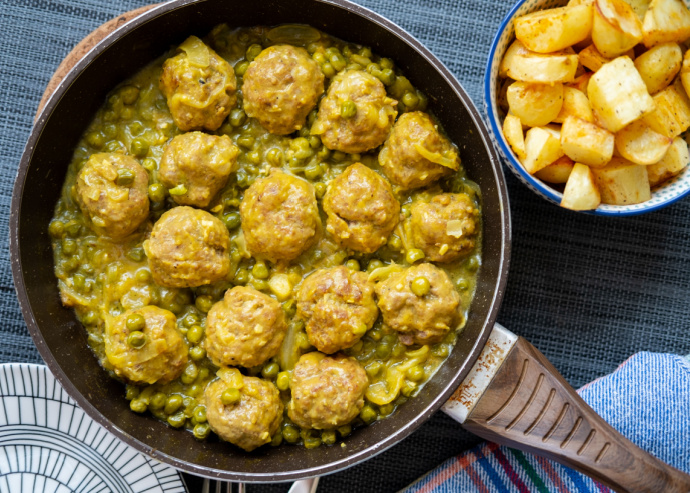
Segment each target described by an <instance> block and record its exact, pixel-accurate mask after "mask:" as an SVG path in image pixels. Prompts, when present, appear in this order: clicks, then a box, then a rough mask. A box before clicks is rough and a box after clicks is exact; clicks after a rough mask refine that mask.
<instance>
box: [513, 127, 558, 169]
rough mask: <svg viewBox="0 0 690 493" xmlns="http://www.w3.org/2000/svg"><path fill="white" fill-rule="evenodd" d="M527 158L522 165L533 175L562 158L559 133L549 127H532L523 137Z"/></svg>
mask: <svg viewBox="0 0 690 493" xmlns="http://www.w3.org/2000/svg"><path fill="white" fill-rule="evenodd" d="M525 152H526V153H527V156H526V157H525V159H524V161H523V163H522V164H523V165H524V166H525V169H526V170H527V172H528V173H530V174H534V173H536V172H537V171H539V170H540V169H542V168H545V167H546V166H548V165H549V164H551V163H553V162H554V161H555V160H556V159H558V158H560V157H561V156H563V154H564V153H563V149H562V148H561V133H560V131H559V130H555V129H552V128H549V127H533V128H530V129H529V130H528V131H527V134H526V135H525Z"/></svg>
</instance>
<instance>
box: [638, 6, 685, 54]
mask: <svg viewBox="0 0 690 493" xmlns="http://www.w3.org/2000/svg"><path fill="white" fill-rule="evenodd" d="M688 38H690V11H688V8H687V6H686V5H685V2H683V0H652V2H651V3H650V4H649V8H648V9H647V12H645V14H644V21H643V22H642V42H643V43H644V45H645V46H646V47H647V48H651V47H652V46H655V45H658V44H661V43H670V42H674V43H682V42H684V41H685V40H687V39H688Z"/></svg>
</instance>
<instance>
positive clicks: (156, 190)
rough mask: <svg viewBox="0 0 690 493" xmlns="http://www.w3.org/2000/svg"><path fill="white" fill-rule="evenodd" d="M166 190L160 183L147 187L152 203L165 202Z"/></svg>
mask: <svg viewBox="0 0 690 493" xmlns="http://www.w3.org/2000/svg"><path fill="white" fill-rule="evenodd" d="M165 196H166V190H165V187H164V186H163V185H161V184H160V183H152V184H151V185H149V198H150V199H151V200H152V201H153V202H163V201H164V200H165Z"/></svg>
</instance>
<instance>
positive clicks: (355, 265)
mask: <svg viewBox="0 0 690 493" xmlns="http://www.w3.org/2000/svg"><path fill="white" fill-rule="evenodd" d="M345 267H347V268H348V269H350V270H351V271H355V272H356V271H358V270H359V262H358V261H357V260H355V259H353V258H351V259H350V260H348V261H347V262H345Z"/></svg>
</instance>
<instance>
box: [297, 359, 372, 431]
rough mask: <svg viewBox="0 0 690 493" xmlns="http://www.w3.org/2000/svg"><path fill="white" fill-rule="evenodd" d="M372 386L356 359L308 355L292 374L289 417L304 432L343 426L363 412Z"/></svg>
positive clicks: (299, 362)
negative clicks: (367, 393)
mask: <svg viewBox="0 0 690 493" xmlns="http://www.w3.org/2000/svg"><path fill="white" fill-rule="evenodd" d="M368 385H369V379H368V378H367V374H366V372H365V371H364V368H362V366H361V365H360V364H359V363H358V362H357V360H356V359H354V358H348V357H346V356H343V355H342V354H341V355H336V356H326V355H325V354H323V353H319V352H312V353H307V354H305V355H303V356H302V357H301V358H300V359H299V361H298V362H297V364H296V365H295V369H294V371H293V372H292V379H291V381H290V390H291V392H292V399H291V400H290V403H289V404H288V416H289V417H290V419H291V420H292V421H294V422H295V423H296V424H297V425H298V426H300V427H302V428H315V429H317V430H330V429H333V428H337V427H338V426H343V425H345V424H347V423H349V422H350V421H352V420H353V419H354V418H355V417H356V416H357V415H358V414H359V412H360V411H361V410H362V407H363V406H364V392H365V391H366V389H367V386H368Z"/></svg>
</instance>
